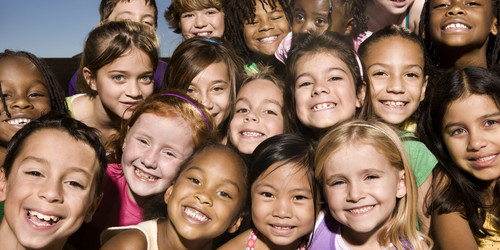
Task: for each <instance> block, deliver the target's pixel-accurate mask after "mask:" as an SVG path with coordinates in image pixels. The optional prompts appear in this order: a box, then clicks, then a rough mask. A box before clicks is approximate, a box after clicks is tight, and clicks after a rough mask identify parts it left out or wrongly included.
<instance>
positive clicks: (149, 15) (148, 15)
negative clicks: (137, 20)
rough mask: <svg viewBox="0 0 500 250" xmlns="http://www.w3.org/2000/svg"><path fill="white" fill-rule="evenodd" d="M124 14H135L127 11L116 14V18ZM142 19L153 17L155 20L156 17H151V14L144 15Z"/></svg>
mask: <svg viewBox="0 0 500 250" xmlns="http://www.w3.org/2000/svg"><path fill="white" fill-rule="evenodd" d="M122 14H132V15H133V14H134V13H133V12H132V11H129V10H126V11H122V12H118V13H117V14H116V16H117V17H118V16H120V15H122ZM141 17H151V18H154V16H153V15H151V14H146V15H142V16H141Z"/></svg>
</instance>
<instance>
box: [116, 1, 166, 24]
mask: <svg viewBox="0 0 500 250" xmlns="http://www.w3.org/2000/svg"><path fill="white" fill-rule="evenodd" d="M155 19H156V17H155V11H154V8H153V7H152V6H150V5H146V1H144V0H130V1H119V2H118V3H117V4H116V6H115V8H114V9H113V11H112V12H111V14H109V17H108V20H111V21H120V20H131V21H134V22H138V23H143V24H145V25H148V26H151V27H153V28H154V29H156V26H155Z"/></svg>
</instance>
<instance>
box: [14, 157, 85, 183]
mask: <svg viewBox="0 0 500 250" xmlns="http://www.w3.org/2000/svg"><path fill="white" fill-rule="evenodd" d="M26 161H28V162H29V161H34V162H37V163H39V164H41V165H45V166H49V165H50V164H49V161H47V160H46V159H43V158H40V157H35V156H27V157H26V158H24V159H23V160H22V161H21V162H26ZM65 172H79V173H82V174H84V175H85V176H87V177H88V178H90V177H91V174H90V173H89V172H88V171H86V170H85V169H83V168H80V167H69V168H68V169H67V170H65Z"/></svg>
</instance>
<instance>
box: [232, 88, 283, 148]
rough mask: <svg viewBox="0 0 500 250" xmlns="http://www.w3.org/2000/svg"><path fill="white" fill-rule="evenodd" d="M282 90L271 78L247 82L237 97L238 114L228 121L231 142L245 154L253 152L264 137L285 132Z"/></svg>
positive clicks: (236, 109)
mask: <svg viewBox="0 0 500 250" xmlns="http://www.w3.org/2000/svg"><path fill="white" fill-rule="evenodd" d="M282 108H283V92H282V91H281V89H280V88H278V86H276V84H274V83H273V82H271V81H269V80H264V79H257V80H253V81H250V82H248V83H247V84H245V85H244V86H243V87H242V88H241V89H240V91H239V92H238V96H237V98H236V108H235V114H234V116H233V119H232V120H231V123H230V124H229V136H230V140H231V143H232V144H233V145H234V146H236V148H238V151H240V152H242V153H244V154H251V153H252V152H253V151H254V149H255V148H256V147H257V146H258V145H259V144H260V143H261V142H262V141H264V140H265V139H267V138H269V137H271V136H274V135H278V134H282V133H283V132H284V131H283V114H282V112H281V111H282Z"/></svg>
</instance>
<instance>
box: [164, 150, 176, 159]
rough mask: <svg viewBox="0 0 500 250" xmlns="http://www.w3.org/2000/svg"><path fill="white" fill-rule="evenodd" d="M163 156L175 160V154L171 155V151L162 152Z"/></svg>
mask: <svg viewBox="0 0 500 250" xmlns="http://www.w3.org/2000/svg"><path fill="white" fill-rule="evenodd" d="M163 154H165V155H166V156H168V157H174V158H175V154H174V153H172V151H169V150H166V151H164V152H163Z"/></svg>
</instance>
